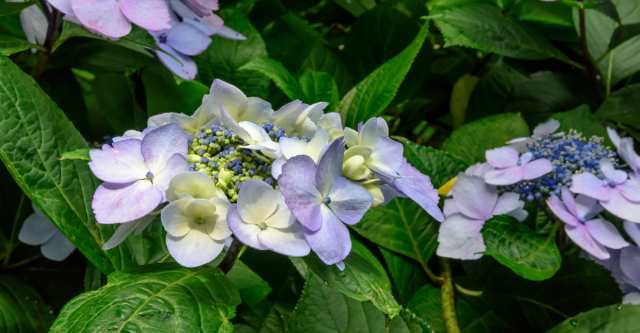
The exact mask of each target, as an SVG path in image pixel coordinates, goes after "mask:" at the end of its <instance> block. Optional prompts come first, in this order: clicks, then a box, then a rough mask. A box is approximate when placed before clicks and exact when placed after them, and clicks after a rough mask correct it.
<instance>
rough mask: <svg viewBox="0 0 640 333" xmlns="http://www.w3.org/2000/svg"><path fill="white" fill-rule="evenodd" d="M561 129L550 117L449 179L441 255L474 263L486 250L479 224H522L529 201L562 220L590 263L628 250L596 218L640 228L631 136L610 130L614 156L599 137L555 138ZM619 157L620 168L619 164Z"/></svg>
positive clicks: (553, 218) (639, 184)
mask: <svg viewBox="0 0 640 333" xmlns="http://www.w3.org/2000/svg"><path fill="white" fill-rule="evenodd" d="M559 126H560V123H559V122H557V121H555V120H551V121H549V122H547V123H545V124H542V125H540V126H538V127H536V129H534V135H533V136H532V137H531V138H519V139H514V140H511V141H509V142H507V144H509V146H505V147H500V148H496V149H490V150H487V151H486V158H487V163H479V164H476V165H473V166H471V167H469V169H467V171H466V172H465V173H461V174H460V175H459V176H458V177H457V180H456V179H454V181H455V183H454V186H453V189H452V190H451V193H452V194H453V199H449V200H447V201H445V207H444V212H445V215H446V216H447V218H446V220H445V221H444V223H443V225H442V227H441V228H440V234H439V237H438V241H439V243H440V244H439V247H438V250H437V253H438V254H439V255H441V256H444V257H451V258H458V259H477V258H479V257H480V256H481V252H483V251H484V249H485V248H484V243H483V241H482V235H481V234H480V229H481V228H482V226H483V225H484V222H485V221H486V220H487V219H489V218H491V217H492V216H494V215H500V214H509V215H512V216H514V217H516V218H517V219H518V220H519V221H523V220H524V219H525V218H526V215H527V213H526V211H524V210H522V207H523V206H524V203H525V202H530V201H533V202H535V203H536V204H537V205H538V206H540V209H541V211H543V212H545V213H548V218H549V219H550V220H551V221H552V222H554V223H557V224H560V223H564V229H565V231H566V234H567V235H568V237H569V238H570V239H571V240H572V241H573V242H574V243H575V244H576V245H578V246H579V247H581V248H582V249H583V250H584V251H585V252H587V253H588V254H589V255H591V256H593V257H594V258H597V259H599V260H605V259H608V258H609V257H610V255H611V254H610V253H612V252H611V251H614V252H613V253H615V251H616V250H620V249H623V248H625V247H627V246H629V243H628V242H626V241H625V240H624V238H623V237H622V236H621V235H620V232H619V231H618V230H617V229H616V227H615V226H614V225H613V224H612V223H611V222H609V221H607V220H606V219H605V218H604V217H603V216H602V215H599V213H600V212H601V211H602V210H603V209H605V210H607V211H609V212H610V213H612V214H613V215H615V216H617V217H619V218H621V219H623V220H626V221H625V229H627V230H632V231H637V230H638V229H637V228H635V227H634V228H632V227H631V226H632V225H635V224H636V223H640V182H639V181H638V180H637V179H636V177H637V175H638V170H639V168H638V165H640V157H638V155H637V154H636V153H635V151H634V150H633V141H632V139H631V138H620V137H619V136H618V134H617V133H616V132H615V131H614V130H612V129H608V132H609V136H610V137H611V141H612V142H613V143H614V146H615V147H616V148H617V149H618V152H619V153H616V152H614V151H613V150H611V149H610V148H608V147H606V146H605V145H604V144H603V142H604V139H603V138H601V137H595V136H594V137H592V138H589V139H586V138H583V137H582V135H581V134H580V133H578V132H577V131H575V130H570V131H569V133H568V134H564V133H558V134H553V132H555V131H556V130H557V129H558V128H559ZM618 156H620V157H622V159H623V160H624V161H625V162H626V164H620V163H619V161H618V159H617V157H618ZM629 169H630V170H629ZM498 195H500V197H499V198H498ZM576 195H577V196H576ZM556 229H557V227H556V228H553V230H554V231H553V232H555V230H556ZM627 233H629V232H627ZM636 233H638V234H640V232H636Z"/></svg>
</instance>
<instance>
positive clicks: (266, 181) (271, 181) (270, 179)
mask: <svg viewBox="0 0 640 333" xmlns="http://www.w3.org/2000/svg"><path fill="white" fill-rule="evenodd" d="M264 182H265V183H267V184H268V185H269V186H273V178H267V179H265V180H264Z"/></svg>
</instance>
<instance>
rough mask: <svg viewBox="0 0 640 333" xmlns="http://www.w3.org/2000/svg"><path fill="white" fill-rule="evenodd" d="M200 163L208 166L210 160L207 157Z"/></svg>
mask: <svg viewBox="0 0 640 333" xmlns="http://www.w3.org/2000/svg"><path fill="white" fill-rule="evenodd" d="M200 163H202V164H207V163H209V159H208V158H206V157H203V158H201V159H200Z"/></svg>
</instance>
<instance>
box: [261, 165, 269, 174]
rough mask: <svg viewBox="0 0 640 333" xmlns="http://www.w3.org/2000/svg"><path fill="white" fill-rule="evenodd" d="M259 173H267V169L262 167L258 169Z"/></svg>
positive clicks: (264, 166)
mask: <svg viewBox="0 0 640 333" xmlns="http://www.w3.org/2000/svg"><path fill="white" fill-rule="evenodd" d="M260 171H262V173H267V171H269V168H267V166H266V165H263V166H261V167H260Z"/></svg>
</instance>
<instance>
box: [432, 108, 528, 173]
mask: <svg viewBox="0 0 640 333" xmlns="http://www.w3.org/2000/svg"><path fill="white" fill-rule="evenodd" d="M529 135H530V134H529V128H528V127H527V124H526V123H525V122H524V120H523V119H522V117H521V116H520V114H517V113H508V114H500V115H495V116H490V117H486V118H483V119H480V120H477V121H474V122H471V123H468V124H466V125H464V126H462V127H460V128H459V129H457V130H455V131H453V133H451V136H450V137H449V138H448V139H447V140H445V142H444V143H443V144H442V150H444V151H446V152H449V153H450V154H452V155H454V156H456V157H458V158H460V159H461V160H463V161H465V162H466V163H468V164H475V163H478V162H485V161H486V158H485V151H487V150H488V149H492V148H497V147H502V146H505V145H506V144H505V142H507V141H509V140H512V139H515V138H520V137H526V136H529Z"/></svg>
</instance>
